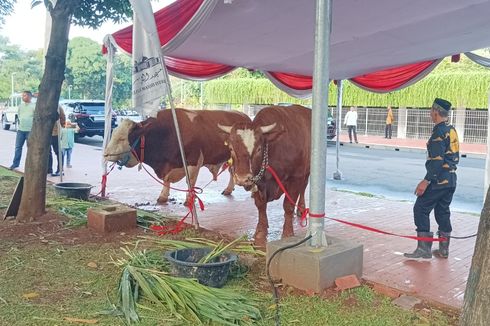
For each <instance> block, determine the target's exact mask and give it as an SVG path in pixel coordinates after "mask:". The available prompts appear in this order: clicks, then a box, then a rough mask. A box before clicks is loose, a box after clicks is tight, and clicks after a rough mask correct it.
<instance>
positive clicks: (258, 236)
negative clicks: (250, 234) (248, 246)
mask: <svg viewBox="0 0 490 326" xmlns="http://www.w3.org/2000/svg"><path fill="white" fill-rule="evenodd" d="M254 244H255V245H256V246H258V247H265V245H266V244H267V232H264V231H257V232H255V235H254Z"/></svg>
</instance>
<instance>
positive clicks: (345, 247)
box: [267, 235, 363, 293]
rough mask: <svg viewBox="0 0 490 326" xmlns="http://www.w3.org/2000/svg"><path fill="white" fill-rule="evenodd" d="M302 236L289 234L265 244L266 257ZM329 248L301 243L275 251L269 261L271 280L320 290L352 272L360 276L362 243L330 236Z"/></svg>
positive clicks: (319, 291)
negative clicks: (277, 251) (277, 252)
mask: <svg viewBox="0 0 490 326" xmlns="http://www.w3.org/2000/svg"><path fill="white" fill-rule="evenodd" d="M302 239H303V238H301V237H290V238H286V239H281V240H277V241H271V242H269V243H268V244H267V260H268V259H269V258H270V257H271V256H272V254H273V253H274V252H275V251H276V250H278V249H279V248H282V247H284V246H287V245H291V244H294V243H296V242H299V241H301V240H302ZM327 242H328V247H325V248H314V247H310V246H308V245H305V244H302V245H300V246H298V247H295V248H291V249H286V250H284V251H282V252H281V253H279V254H277V255H276V256H275V257H274V259H273V260H272V262H271V264H270V269H271V270H270V273H271V276H272V278H273V279H274V280H281V282H282V283H283V284H287V285H290V286H293V287H295V288H297V289H300V290H309V291H311V290H312V291H314V292H315V293H321V292H322V291H323V290H324V289H326V288H328V287H331V286H332V285H334V282H335V279H337V278H339V277H342V276H346V275H351V274H355V275H356V276H357V277H358V278H361V276H362V263H363V245H362V244H356V243H353V242H351V241H347V240H343V239H339V238H334V237H329V236H328V235H327Z"/></svg>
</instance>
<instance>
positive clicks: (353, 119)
mask: <svg viewBox="0 0 490 326" xmlns="http://www.w3.org/2000/svg"><path fill="white" fill-rule="evenodd" d="M344 125H346V126H347V130H348V132H349V141H350V143H351V144H352V134H354V140H355V142H356V144H357V143H358V142H357V130H356V129H357V111H356V108H355V107H353V106H351V107H350V111H349V112H347V114H346V115H345V118H344Z"/></svg>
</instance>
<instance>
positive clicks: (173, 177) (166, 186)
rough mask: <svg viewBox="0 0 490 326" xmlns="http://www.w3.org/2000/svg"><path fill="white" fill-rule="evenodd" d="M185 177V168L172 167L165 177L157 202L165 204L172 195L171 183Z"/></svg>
mask: <svg viewBox="0 0 490 326" xmlns="http://www.w3.org/2000/svg"><path fill="white" fill-rule="evenodd" d="M184 177H185V172H184V169H182V168H178V169H172V170H170V172H169V173H168V174H167V175H166V176H164V177H163V189H162V191H161V192H160V196H158V199H157V202H158V203H159V204H164V203H166V202H167V201H168V197H169V195H170V184H171V183H175V182H178V181H180V180H182V179H183V178H184Z"/></svg>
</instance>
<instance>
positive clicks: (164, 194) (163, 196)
mask: <svg viewBox="0 0 490 326" xmlns="http://www.w3.org/2000/svg"><path fill="white" fill-rule="evenodd" d="M169 195H170V182H168V181H165V180H164V181H163V188H162V191H161V192H160V196H158V199H157V203H159V204H165V203H166V202H168V196H169Z"/></svg>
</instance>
